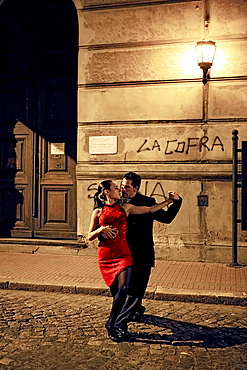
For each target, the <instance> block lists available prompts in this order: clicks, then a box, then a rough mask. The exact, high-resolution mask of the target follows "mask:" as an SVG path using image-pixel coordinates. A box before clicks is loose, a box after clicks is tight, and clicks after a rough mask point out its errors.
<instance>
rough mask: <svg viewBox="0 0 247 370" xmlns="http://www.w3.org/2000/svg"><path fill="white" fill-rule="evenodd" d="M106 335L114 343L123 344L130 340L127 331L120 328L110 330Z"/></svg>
mask: <svg viewBox="0 0 247 370" xmlns="http://www.w3.org/2000/svg"><path fill="white" fill-rule="evenodd" d="M108 334H109V338H110V339H111V340H113V341H114V342H124V341H129V339H130V335H129V333H128V332H127V330H123V329H121V328H111V330H109V331H108Z"/></svg>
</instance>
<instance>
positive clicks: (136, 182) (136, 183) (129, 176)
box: [123, 172, 141, 189]
mask: <svg viewBox="0 0 247 370" xmlns="http://www.w3.org/2000/svg"><path fill="white" fill-rule="evenodd" d="M123 178H124V179H126V180H131V181H132V182H131V185H132V186H133V188H138V189H140V186H141V176H139V175H137V173H135V172H128V173H126V174H125V175H124V177H123Z"/></svg>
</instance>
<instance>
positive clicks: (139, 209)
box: [122, 191, 177, 215]
mask: <svg viewBox="0 0 247 370" xmlns="http://www.w3.org/2000/svg"><path fill="white" fill-rule="evenodd" d="M168 195H169V198H168V199H166V200H164V201H163V202H161V203H157V204H154V205H153V206H151V207H147V206H134V205H132V204H129V203H125V204H123V206H122V207H123V208H124V209H125V211H126V213H127V215H129V214H136V215H138V214H143V213H154V212H156V211H158V210H159V209H161V208H164V207H167V206H168V205H169V204H171V203H173V199H177V193H175V192H174V191H169V192H168Z"/></svg>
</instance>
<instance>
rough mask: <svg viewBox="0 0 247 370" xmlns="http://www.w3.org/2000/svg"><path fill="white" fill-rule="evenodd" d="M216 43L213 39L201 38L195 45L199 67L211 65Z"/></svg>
mask: <svg viewBox="0 0 247 370" xmlns="http://www.w3.org/2000/svg"><path fill="white" fill-rule="evenodd" d="M215 50H216V45H215V42H214V41H210V40H202V41H199V42H198V43H197V45H196V55H197V60H198V65H199V66H200V67H204V66H208V67H209V68H210V67H211V66H212V64H213V61H214V55H215Z"/></svg>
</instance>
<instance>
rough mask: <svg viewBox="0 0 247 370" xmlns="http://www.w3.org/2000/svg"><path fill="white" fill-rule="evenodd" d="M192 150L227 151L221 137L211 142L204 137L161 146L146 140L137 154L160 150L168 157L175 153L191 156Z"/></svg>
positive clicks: (156, 141)
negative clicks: (216, 149)
mask: <svg viewBox="0 0 247 370" xmlns="http://www.w3.org/2000/svg"><path fill="white" fill-rule="evenodd" d="M191 148H196V149H197V150H198V151H199V152H202V151H203V150H206V151H211V152H212V151H213V150H215V148H220V150H221V151H224V150H225V149H224V145H223V143H222V141H221V139H220V138H219V136H216V137H215V138H214V140H210V139H209V137H208V136H202V137H201V138H198V137H189V138H188V139H187V140H186V141H179V140H178V139H174V140H166V142H165V145H161V144H160V142H159V141H158V140H148V139H145V140H144V141H143V143H142V145H141V146H140V147H139V149H138V150H137V153H140V152H143V151H153V150H158V151H159V152H161V151H162V152H163V153H164V154H166V155H169V154H173V153H184V154H189V152H190V151H191V150H192V149H191Z"/></svg>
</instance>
